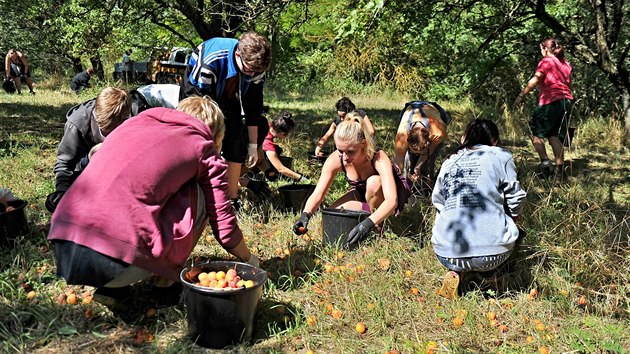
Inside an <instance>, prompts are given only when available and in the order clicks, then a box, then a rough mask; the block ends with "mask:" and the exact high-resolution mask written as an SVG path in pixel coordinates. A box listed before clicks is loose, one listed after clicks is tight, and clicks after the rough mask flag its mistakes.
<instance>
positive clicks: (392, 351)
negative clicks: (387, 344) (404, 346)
mask: <svg viewBox="0 0 630 354" xmlns="http://www.w3.org/2000/svg"><path fill="white" fill-rule="evenodd" d="M385 354H400V350H396V349H390V350H388V351H387V352H386V353H385Z"/></svg>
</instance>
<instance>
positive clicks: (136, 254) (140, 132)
mask: <svg viewBox="0 0 630 354" xmlns="http://www.w3.org/2000/svg"><path fill="white" fill-rule="evenodd" d="M224 131H225V126H224V121H223V114H222V113H221V110H220V109H219V107H218V105H216V103H215V102H214V101H212V100H211V99H209V98H204V97H191V98H188V99H185V100H183V101H182V102H180V104H179V106H178V108H177V110H173V109H168V108H152V109H149V110H146V111H144V112H142V113H141V114H139V115H138V116H136V117H134V118H133V119H129V120H128V121H126V122H125V123H124V124H122V125H121V126H119V127H118V128H116V130H114V131H113V132H112V133H111V134H110V135H109V136H108V137H107V139H106V140H105V142H104V143H103V146H102V148H101V149H100V150H99V152H98V153H97V154H95V155H94V157H93V159H92V161H90V166H89V168H87V169H86V170H85V171H84V172H83V173H82V174H81V175H80V176H79V177H78V178H77V180H76V181H75V182H74V183H73V184H72V186H71V187H70V188H69V189H68V190H67V191H66V195H65V196H64V197H63V199H61V202H60V203H59V206H58V208H57V210H56V211H55V213H54V214H53V216H52V219H51V226H50V232H49V234H48V239H49V240H50V241H51V242H52V244H53V247H54V251H55V258H56V263H57V274H58V275H59V276H60V277H63V278H64V279H66V282H67V283H68V284H78V285H89V286H93V287H96V288H97V289H96V291H95V293H94V299H95V300H96V301H98V302H101V303H103V304H104V305H106V306H109V307H111V308H112V309H117V308H118V309H121V307H123V308H124V307H125V305H128V300H129V294H130V290H131V288H130V286H131V285H133V284H134V283H136V282H138V281H141V280H143V279H146V278H147V277H149V276H151V275H152V274H156V275H158V276H159V277H158V279H157V281H156V282H155V284H154V289H153V291H152V295H155V296H157V297H158V302H157V304H156V305H157V306H169V305H174V304H177V303H178V301H179V297H178V296H176V297H175V298H173V297H166V298H163V299H164V301H165V302H163V303H160V300H159V299H160V296H159V294H160V293H166V294H168V293H171V294H172V293H173V292H175V293H176V294H179V290H181V285H179V284H175V282H178V281H179V273H180V271H181V270H182V268H183V266H184V263H185V262H186V260H187V259H188V257H189V256H190V254H191V252H192V250H193V248H194V247H195V245H196V244H197V241H198V240H199V238H200V236H201V234H202V232H203V231H204V229H205V225H206V223H207V222H208V223H209V224H210V227H211V229H212V233H213V234H214V237H215V239H216V240H217V241H218V242H219V244H220V245H221V246H222V247H223V248H224V249H225V250H226V251H227V252H228V253H230V254H231V255H233V256H235V257H236V258H238V259H240V260H242V261H244V262H248V263H250V264H252V265H255V266H258V264H259V261H258V258H257V257H256V256H255V255H253V254H252V253H251V252H250V250H249V248H248V247H247V245H246V243H245V239H244V237H243V233H242V232H241V229H240V228H239V227H238V225H237V220H236V214H235V211H234V209H233V208H232V206H231V204H230V198H229V193H228V190H229V189H228V181H227V164H226V162H225V161H224V160H223V158H221V156H220V154H219V151H220V149H221V144H222V142H223V135H224ZM171 289H175V290H174V291H173V290H171Z"/></svg>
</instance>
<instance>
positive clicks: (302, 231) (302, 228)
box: [298, 226, 306, 234]
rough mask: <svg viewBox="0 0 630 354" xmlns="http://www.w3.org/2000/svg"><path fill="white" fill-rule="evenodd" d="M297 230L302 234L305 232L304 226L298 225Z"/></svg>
mask: <svg viewBox="0 0 630 354" xmlns="http://www.w3.org/2000/svg"><path fill="white" fill-rule="evenodd" d="M298 232H299V233H300V234H303V233H305V232H306V228H304V226H300V227H298Z"/></svg>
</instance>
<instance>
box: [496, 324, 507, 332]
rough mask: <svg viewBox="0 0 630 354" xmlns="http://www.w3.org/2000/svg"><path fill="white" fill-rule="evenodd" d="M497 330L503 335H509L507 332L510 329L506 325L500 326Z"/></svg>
mask: <svg viewBox="0 0 630 354" xmlns="http://www.w3.org/2000/svg"><path fill="white" fill-rule="evenodd" d="M497 328H498V329H499V332H501V333H507V331H508V327H507V326H506V325H500V326H499V327H497Z"/></svg>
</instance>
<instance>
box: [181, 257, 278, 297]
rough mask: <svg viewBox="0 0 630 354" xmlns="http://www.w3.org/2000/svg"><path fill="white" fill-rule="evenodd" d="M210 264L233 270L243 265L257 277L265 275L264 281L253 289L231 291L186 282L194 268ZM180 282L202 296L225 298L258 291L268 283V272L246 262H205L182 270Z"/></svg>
mask: <svg viewBox="0 0 630 354" xmlns="http://www.w3.org/2000/svg"><path fill="white" fill-rule="evenodd" d="M210 264H220V265H222V266H224V267H225V266H228V268H231V267H233V266H236V265H241V266H244V267H247V268H253V269H254V270H255V271H256V273H255V275H259V274H262V275H263V279H262V281H260V282H258V283H255V284H254V286H252V287H251V288H245V287H243V288H236V289H234V288H230V289H225V288H221V289H215V288H208V287H205V286H200V285H195V284H193V283H191V282H189V281H188V280H186V278H185V275H186V273H188V272H189V271H191V270H192V269H193V268H198V267H203V266H209V265H210ZM179 280H180V281H181V283H182V285H183V286H184V287H185V288H186V289H188V290H190V291H194V292H197V293H202V294H210V295H223V296H231V295H236V294H242V293H245V292H249V291H252V290H254V289H257V288H259V287H261V286H263V285H264V284H265V283H266V282H267V271H266V270H264V269H262V268H260V267H256V266H253V265H251V264H249V263H245V262H238V261H205V262H201V263H199V264H195V265H192V266H189V267H185V268H184V269H182V271H181V272H180V273H179Z"/></svg>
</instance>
